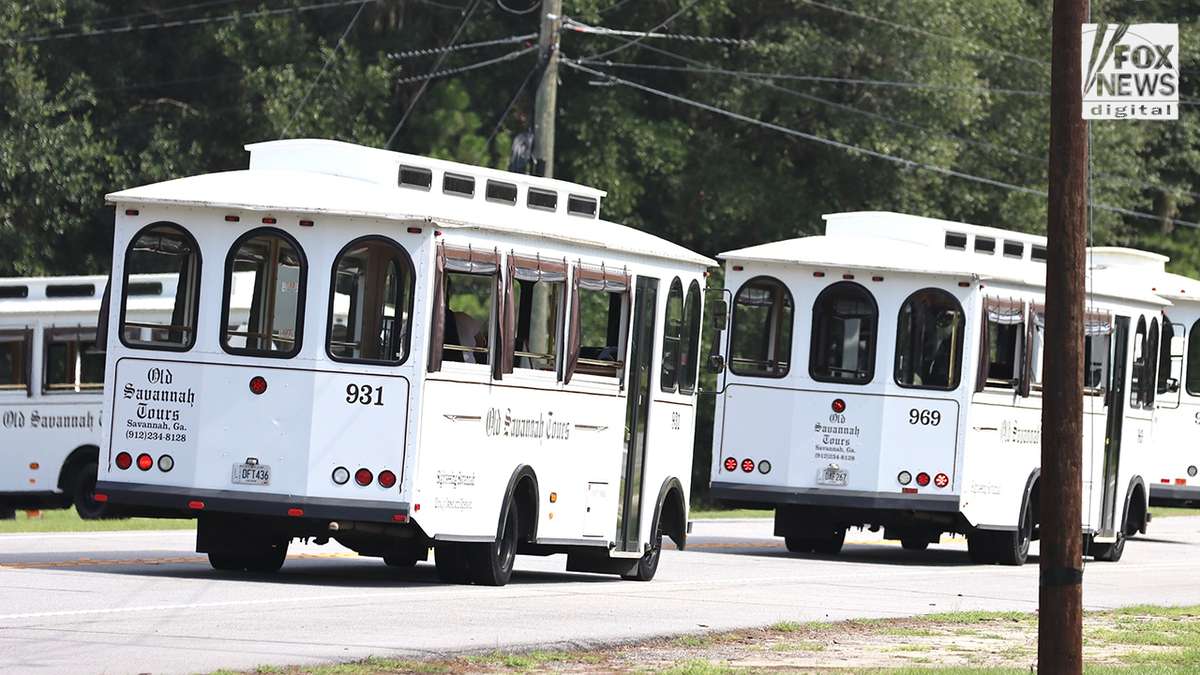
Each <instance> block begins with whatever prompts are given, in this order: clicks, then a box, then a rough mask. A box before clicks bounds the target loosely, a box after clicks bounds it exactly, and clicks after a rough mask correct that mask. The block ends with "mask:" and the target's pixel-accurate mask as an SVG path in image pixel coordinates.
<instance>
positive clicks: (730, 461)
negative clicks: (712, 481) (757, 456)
mask: <svg viewBox="0 0 1200 675" xmlns="http://www.w3.org/2000/svg"><path fill="white" fill-rule="evenodd" d="M739 466H740V467H742V471H744V472H745V473H753V472H754V469H756V468H757V469H758V472H759V473H771V463H770V462H768V461H767V460H765V459H764V460H761V461H757V462H756V461H754V460H753V459H750V458H749V457H747V458H746V459H743V460H742V461H741V462H740V463H739V462H738V460H737V458H736V457H726V458H725V470H726V471H737V470H738V467H739Z"/></svg>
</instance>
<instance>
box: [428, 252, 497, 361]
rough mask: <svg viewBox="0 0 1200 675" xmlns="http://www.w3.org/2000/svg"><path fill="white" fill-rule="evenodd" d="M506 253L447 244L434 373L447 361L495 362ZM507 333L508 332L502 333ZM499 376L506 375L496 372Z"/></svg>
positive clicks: (437, 285)
mask: <svg viewBox="0 0 1200 675" xmlns="http://www.w3.org/2000/svg"><path fill="white" fill-rule="evenodd" d="M499 263H500V254H499V253H497V252H495V251H478V250H475V249H470V248H465V249H460V248H456V247H450V246H441V247H439V248H438V253H437V270H436V271H435V279H434V298H433V306H432V308H431V309H430V311H431V315H430V322H429V323H430V324H431V325H432V328H433V330H432V335H431V337H430V345H429V350H430V351H429V372H431V373H435V372H438V371H440V370H441V369H442V363H443V362H446V361H449V362H453V363H471V364H487V363H491V359H490V356H491V353H492V352H491V348H492V344H493V342H495V339H494V338H493V327H494V326H499V325H500V324H501V323H503V322H502V321H499V320H498V319H496V320H494V314H495V310H496V309H497V303H496V299H497V298H499V297H500V293H501V289H500V288H499V285H500V264H499ZM501 330H503V329H501ZM493 372H502V371H497V370H495V369H494V370H493Z"/></svg>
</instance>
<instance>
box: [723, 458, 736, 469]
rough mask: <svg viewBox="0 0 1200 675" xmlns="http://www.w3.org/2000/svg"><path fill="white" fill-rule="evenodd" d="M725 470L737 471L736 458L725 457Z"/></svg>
mask: <svg viewBox="0 0 1200 675" xmlns="http://www.w3.org/2000/svg"><path fill="white" fill-rule="evenodd" d="M725 470H726V471H737V460H736V459H734V458H732V457H726V458H725Z"/></svg>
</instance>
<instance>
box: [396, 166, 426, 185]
mask: <svg viewBox="0 0 1200 675" xmlns="http://www.w3.org/2000/svg"><path fill="white" fill-rule="evenodd" d="M398 181H399V185H400V187H406V188H413V189H416V190H428V189H429V186H431V185H433V172H432V171H430V170H429V169H423V168H421V167H419V166H404V165H403V164H401V165H400V177H399V179H398Z"/></svg>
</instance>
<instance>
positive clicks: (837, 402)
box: [833, 398, 846, 413]
mask: <svg viewBox="0 0 1200 675" xmlns="http://www.w3.org/2000/svg"><path fill="white" fill-rule="evenodd" d="M833 412H835V413H844V412H846V402H845V401H843V400H842V399H840V398H835V399H833Z"/></svg>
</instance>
